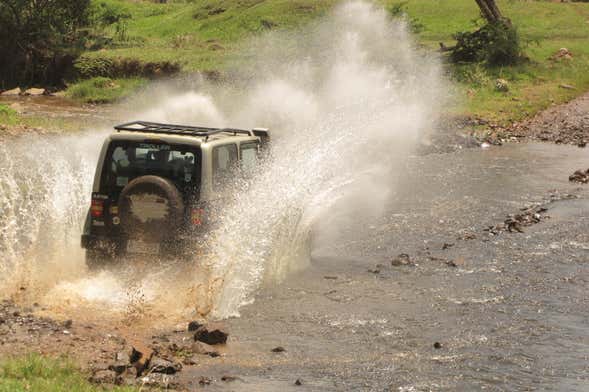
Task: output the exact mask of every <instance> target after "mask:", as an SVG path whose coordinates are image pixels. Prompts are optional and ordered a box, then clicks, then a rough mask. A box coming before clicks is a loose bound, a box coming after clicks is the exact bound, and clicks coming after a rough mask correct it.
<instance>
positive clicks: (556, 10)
mask: <svg viewBox="0 0 589 392" xmlns="http://www.w3.org/2000/svg"><path fill="white" fill-rule="evenodd" d="M382 3H383V4H385V5H386V6H390V5H392V4H395V3H398V2H397V1H392V0H386V1H383V2H382ZM498 4H499V6H500V8H501V10H502V11H503V14H504V15H505V16H507V17H509V18H510V19H511V20H512V22H513V23H514V25H515V26H517V27H518V31H519V33H520V36H521V38H522V40H523V41H524V43H527V47H526V48H525V53H526V55H527V56H528V57H529V59H530V61H529V62H527V63H524V64H522V65H518V66H514V67H503V68H483V69H481V68H480V67H478V66H476V65H466V66H458V67H451V69H450V72H451V73H452V74H453V75H455V76H458V77H457V78H456V79H458V80H459V83H458V85H459V89H458V91H459V102H458V105H457V106H456V107H454V108H452V109H451V111H452V112H454V113H457V114H466V115H474V116H479V117H484V118H486V119H490V120H494V121H497V122H499V123H508V122H511V121H514V120H520V119H522V118H524V117H527V116H530V115H532V114H534V113H536V112H538V111H539V110H542V109H544V108H546V107H547V106H549V105H551V104H552V103H561V102H565V101H568V100H570V99H572V98H574V97H576V96H578V95H579V94H581V93H583V92H585V91H587V90H589V71H588V70H589V4H588V3H556V2H550V1H508V0H499V1H498ZM406 10H407V13H408V14H409V15H410V16H411V17H413V18H416V19H418V21H419V22H420V23H421V24H423V26H424V30H423V31H422V32H420V34H419V41H420V43H421V44H423V45H424V46H426V47H428V48H431V49H435V48H437V47H438V43H439V42H444V43H445V44H446V45H447V46H452V45H454V40H453V38H452V35H453V34H454V33H455V32H458V31H467V30H474V29H475V28H476V27H475V24H474V23H473V20H475V19H477V18H478V16H479V15H478V8H477V6H476V4H475V2H474V1H472V0H453V1H446V0H409V1H407V2H406ZM562 47H565V48H567V49H569V50H570V51H571V52H572V53H573V55H574V57H573V60H571V61H551V60H549V57H550V56H551V55H552V54H554V53H555V52H556V51H558V49H560V48H562ZM465 72H466V73H473V72H475V73H481V72H482V73H484V74H486V78H485V77H483V78H481V79H487V81H486V83H472V81H471V80H466V81H465V80H462V81H461V80H460V79H463V78H461V77H460V76H463V74H464V73H465ZM481 76H482V75H481ZM497 78H503V79H506V80H508V81H509V83H510V90H509V92H507V93H503V92H498V91H495V90H494V81H495V79H497ZM467 79H468V78H467ZM562 84H567V85H572V86H574V87H575V89H574V90H569V89H563V88H561V87H559V86H560V85H562Z"/></svg>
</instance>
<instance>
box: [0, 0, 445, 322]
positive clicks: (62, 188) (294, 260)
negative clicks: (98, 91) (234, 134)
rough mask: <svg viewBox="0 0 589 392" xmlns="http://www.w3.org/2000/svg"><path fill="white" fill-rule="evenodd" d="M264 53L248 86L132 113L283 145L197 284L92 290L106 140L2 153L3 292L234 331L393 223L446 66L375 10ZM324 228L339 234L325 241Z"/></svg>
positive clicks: (357, 4) (341, 9)
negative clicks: (266, 289) (255, 310)
mask: <svg viewBox="0 0 589 392" xmlns="http://www.w3.org/2000/svg"><path fill="white" fill-rule="evenodd" d="M284 48H288V49H284ZM250 50H251V51H252V52H255V53H256V56H255V58H257V59H258V60H257V61H254V62H253V63H251V64H244V65H243V66H242V67H240V68H241V70H242V72H243V73H244V75H240V76H238V77H237V78H236V81H237V82H235V83H233V84H224V85H219V84H211V85H203V86H202V89H201V90H200V91H199V92H192V91H191V92H185V91H184V92H178V91H175V89H173V88H169V89H162V88H161V86H158V91H157V92H158V95H157V96H159V99H157V98H156V99H153V97H154V92H150V102H151V106H150V107H147V108H145V109H144V110H141V111H137V110H133V111H131V110H129V116H128V117H129V118H131V117H132V118H142V119H146V120H155V121H170V122H176V123H181V122H186V123H194V124H200V125H205V126H206V125H209V126H225V125H228V126H239V127H242V128H246V127H253V126H268V127H271V128H272V130H273V133H272V136H273V147H272V154H271V156H269V157H268V159H267V160H266V161H265V162H264V163H263V164H262V166H261V167H260V168H259V171H258V173H257V175H256V176H255V177H254V180H253V181H249V182H238V183H237V184H236V187H235V190H236V192H235V193H234V194H233V197H232V198H231V199H230V201H229V202H228V204H227V205H226V206H225V208H224V209H223V212H222V219H221V225H220V227H219V228H218V230H216V231H215V232H213V233H210V234H209V235H208V236H207V241H208V244H209V248H210V255H208V257H206V258H200V259H199V260H198V262H197V264H198V266H199V268H198V270H197V271H196V272H191V273H186V272H187V271H184V270H182V268H183V267H181V268H179V270H180V271H182V272H181V273H177V271H174V270H173V268H174V266H173V265H170V264H166V262H165V261H164V262H163V263H161V264H157V265H154V266H152V268H150V270H149V271H148V272H146V271H145V268H143V267H137V268H135V267H132V266H130V267H129V268H127V269H125V270H124V271H121V270H118V271H112V272H110V273H104V274H101V275H98V276H91V277H88V276H86V272H85V269H84V267H83V257H82V254H81V250H80V249H79V235H80V232H81V226H82V223H83V220H84V217H85V214H86V212H87V208H88V203H89V198H90V189H91V183H92V178H93V174H94V166H95V162H96V160H97V154H98V152H99V151H98V150H99V148H98V146H99V145H100V144H101V141H102V139H103V138H104V136H105V132H98V133H92V134H83V135H80V136H72V137H53V138H48V137H37V138H34V139H33V140H30V139H28V138H27V140H26V141H24V140H21V141H16V142H9V143H7V144H5V145H2V146H0V168H1V169H2V174H0V190H1V192H2V193H1V194H0V213H1V214H0V252H2V255H3V261H2V262H0V268H1V269H2V271H1V272H2V273H3V275H2V276H3V277H5V278H4V279H2V280H0V284H2V285H10V286H11V287H18V285H15V283H14V282H15V280H14V279H13V277H15V276H17V277H19V279H28V280H29V281H30V284H29V286H33V287H36V288H38V289H39V291H40V292H42V293H43V295H44V298H45V302H47V303H62V302H63V301H62V302H60V300H62V299H64V298H67V299H68V301H69V302H68V306H73V305H71V304H72V303H74V302H75V303H76V304H77V305H79V304H80V303H81V302H88V303H92V304H93V306H99V307H101V306H102V307H103V308H104V309H105V310H113V309H115V310H124V309H125V308H128V307H129V306H133V305H134V304H136V303H137V301H136V299H137V298H140V299H141V301H139V303H140V305H141V306H147V307H150V308H152V309H153V308H157V309H158V312H159V313H162V314H165V313H166V312H167V313H168V314H169V313H172V312H174V313H178V312H180V313H182V312H186V311H187V309H188V308H189V307H190V305H191V306H192V309H194V308H199V309H200V310H199V312H200V313H203V314H205V313H206V314H210V315H212V316H213V317H217V318H223V317H229V316H234V315H238V314H239V313H238V312H239V309H240V307H241V306H243V305H244V304H248V303H251V302H252V300H253V297H254V294H255V292H256V290H257V289H258V288H259V287H260V285H261V284H263V283H264V282H271V283H273V282H276V281H278V280H280V279H283V278H284V277H285V276H287V274H288V272H289V271H292V270H294V269H297V268H304V266H305V265H306V264H307V263H308V262H309V252H310V249H311V247H312V248H315V249H316V248H318V247H321V246H324V245H325V244H326V243H329V242H330V241H336V240H338V238H339V237H338V229H339V227H341V226H345V223H346V222H347V221H349V220H350V219H354V217H353V216H352V215H351V214H350V212H349V211H351V210H354V211H359V210H360V208H359V206H361V207H362V208H361V210H362V211H363V212H364V213H366V214H373V215H374V216H378V214H380V213H381V212H382V209H383V204H384V202H385V201H386V200H387V195H388V192H390V191H391V189H392V188H393V187H394V174H395V173H396V172H399V170H402V163H403V161H404V160H405V159H406V157H407V155H408V154H410V153H411V150H412V148H413V146H414V145H415V143H416V141H417V140H419V138H420V137H422V136H423V135H424V134H426V133H427V132H430V131H431V129H433V128H434V126H435V121H436V118H437V113H438V112H439V108H440V107H441V105H443V104H444V99H443V97H444V96H445V93H444V90H445V86H444V82H443V80H442V78H441V77H440V75H441V70H440V65H439V63H438V61H437V60H436V59H435V58H432V57H429V56H427V55H425V54H423V53H419V51H417V50H416V49H415V48H414V46H413V43H412V41H411V38H410V36H409V35H408V34H407V30H406V26H405V25H404V24H403V23H402V22H396V21H391V20H390V19H389V17H388V16H387V13H386V12H385V11H384V10H382V9H381V8H378V7H376V6H374V5H371V4H368V3H366V2H362V1H352V2H347V3H344V4H342V5H340V6H338V7H337V8H336V9H335V10H334V11H333V13H332V14H331V15H329V16H327V17H326V18H324V19H323V20H321V21H320V22H319V23H317V24H316V25H312V26H309V27H308V28H307V29H306V30H305V31H304V32H300V33H296V34H292V33H291V34H286V33H272V34H270V35H265V36H263V37H261V38H259V39H256V40H255V41H253V42H252V43H251V46H250ZM164 90H166V91H165V92H164ZM351 206H353V207H354V208H353V209H352V208H351ZM318 221H323V222H325V221H329V222H331V223H332V224H330V225H325V224H323V225H320V226H319V229H318V226H317V222H318ZM311 233H312V234H313V235H312V237H313V243H312V244H311V242H310V237H311ZM31 271H35V273H33V274H31ZM191 274H192V275H191ZM186 276H188V277H191V278H190V279H187V280H181V279H180V280H175V279H176V278H179V277H186ZM9 280H10V282H9ZM17 281H18V279H17ZM130 286H132V287H134V289H133V290H129V287H130ZM130 291H131V292H130Z"/></svg>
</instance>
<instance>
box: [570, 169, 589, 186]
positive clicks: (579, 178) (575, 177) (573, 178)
mask: <svg viewBox="0 0 589 392" xmlns="http://www.w3.org/2000/svg"><path fill="white" fill-rule="evenodd" d="M569 181H570V182H576V183H579V184H587V183H588V182H589V169H587V170H585V171H583V170H577V171H576V172H574V173H573V174H571V175H570V176H569Z"/></svg>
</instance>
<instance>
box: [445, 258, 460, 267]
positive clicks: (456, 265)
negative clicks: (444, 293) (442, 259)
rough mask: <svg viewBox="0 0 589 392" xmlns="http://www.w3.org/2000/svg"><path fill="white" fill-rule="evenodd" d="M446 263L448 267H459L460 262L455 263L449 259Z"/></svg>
mask: <svg viewBox="0 0 589 392" xmlns="http://www.w3.org/2000/svg"><path fill="white" fill-rule="evenodd" d="M446 265H447V266H448V267H452V268H456V267H458V264H456V263H455V262H454V261H453V260H448V261H446Z"/></svg>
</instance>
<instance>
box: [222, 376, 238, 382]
mask: <svg viewBox="0 0 589 392" xmlns="http://www.w3.org/2000/svg"><path fill="white" fill-rule="evenodd" d="M237 380H239V378H238V377H234V376H223V377H221V381H225V382H233V381H237Z"/></svg>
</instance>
